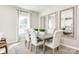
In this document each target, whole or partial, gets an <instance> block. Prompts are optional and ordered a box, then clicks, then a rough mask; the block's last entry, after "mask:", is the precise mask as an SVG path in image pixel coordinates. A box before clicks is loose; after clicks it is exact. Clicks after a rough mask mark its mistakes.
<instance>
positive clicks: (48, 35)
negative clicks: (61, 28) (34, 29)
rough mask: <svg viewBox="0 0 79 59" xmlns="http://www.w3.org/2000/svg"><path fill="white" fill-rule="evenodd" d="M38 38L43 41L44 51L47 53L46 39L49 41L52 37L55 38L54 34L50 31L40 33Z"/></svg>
mask: <svg viewBox="0 0 79 59" xmlns="http://www.w3.org/2000/svg"><path fill="white" fill-rule="evenodd" d="M37 38H38V39H40V40H42V41H43V53H44V54H45V42H46V40H47V41H48V40H50V39H53V34H50V33H46V34H44V35H39V34H38V36H37Z"/></svg>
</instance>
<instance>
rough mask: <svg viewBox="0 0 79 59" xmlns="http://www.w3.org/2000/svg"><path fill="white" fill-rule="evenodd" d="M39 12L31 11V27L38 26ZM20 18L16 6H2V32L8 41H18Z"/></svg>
mask: <svg viewBox="0 0 79 59" xmlns="http://www.w3.org/2000/svg"><path fill="white" fill-rule="evenodd" d="M38 19H39V14H38V13H37V12H32V13H31V27H32V28H37V27H38ZM18 26H19V18H18V14H17V13H16V7H13V6H0V32H2V33H4V34H5V37H6V38H7V42H8V43H13V42H16V41H18V29H19V28H18Z"/></svg>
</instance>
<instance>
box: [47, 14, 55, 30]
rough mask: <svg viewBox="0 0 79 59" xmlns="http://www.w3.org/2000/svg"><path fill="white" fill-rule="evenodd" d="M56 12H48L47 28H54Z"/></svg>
mask: <svg viewBox="0 0 79 59" xmlns="http://www.w3.org/2000/svg"><path fill="white" fill-rule="evenodd" d="M55 21H56V14H50V15H49V16H48V27H49V29H55V28H56V23H55Z"/></svg>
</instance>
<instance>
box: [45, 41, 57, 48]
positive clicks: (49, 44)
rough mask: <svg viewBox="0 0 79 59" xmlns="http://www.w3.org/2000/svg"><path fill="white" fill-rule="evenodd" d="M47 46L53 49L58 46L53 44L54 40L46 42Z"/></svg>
mask: <svg viewBox="0 0 79 59" xmlns="http://www.w3.org/2000/svg"><path fill="white" fill-rule="evenodd" d="M45 46H47V47H49V48H52V49H54V48H56V47H54V46H53V44H52V42H46V43H45Z"/></svg>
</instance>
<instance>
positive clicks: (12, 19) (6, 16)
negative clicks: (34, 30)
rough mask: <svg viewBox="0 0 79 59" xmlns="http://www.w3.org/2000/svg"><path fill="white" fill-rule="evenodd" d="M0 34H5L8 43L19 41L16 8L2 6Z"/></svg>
mask: <svg viewBox="0 0 79 59" xmlns="http://www.w3.org/2000/svg"><path fill="white" fill-rule="evenodd" d="M0 32H3V33H4V34H5V37H6V38H7V42H8V43H10V42H16V41H17V15H16V8H13V7H11V6H0Z"/></svg>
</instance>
